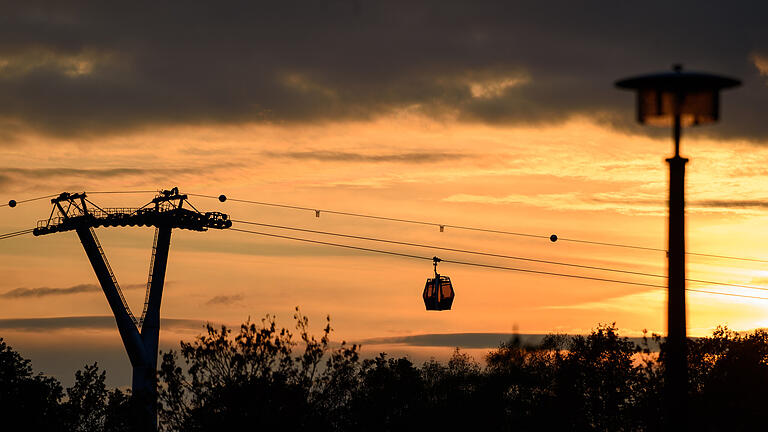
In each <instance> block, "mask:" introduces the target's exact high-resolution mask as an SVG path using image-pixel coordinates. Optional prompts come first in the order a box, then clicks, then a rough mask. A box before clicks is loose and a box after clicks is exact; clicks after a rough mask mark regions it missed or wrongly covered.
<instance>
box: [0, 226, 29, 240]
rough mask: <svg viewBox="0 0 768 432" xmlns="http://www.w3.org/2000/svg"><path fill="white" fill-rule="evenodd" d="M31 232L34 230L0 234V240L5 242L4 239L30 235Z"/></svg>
mask: <svg viewBox="0 0 768 432" xmlns="http://www.w3.org/2000/svg"><path fill="white" fill-rule="evenodd" d="M32 231H34V229H33V228H30V229H26V230H22V231H16V232H11V233H5V234H0V240H5V239H9V238H13V237H18V236H22V235H26V234H32Z"/></svg>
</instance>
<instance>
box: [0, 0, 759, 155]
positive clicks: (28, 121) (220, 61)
mask: <svg viewBox="0 0 768 432" xmlns="http://www.w3.org/2000/svg"><path fill="white" fill-rule="evenodd" d="M765 16H768V4H766V3H765V2H758V1H738V2H736V3H733V2H731V3H728V4H724V3H721V2H714V1H711V2H710V1H705V2H701V1H693V0H688V1H680V2H673V3H669V2H664V1H651V2H646V3H644V4H643V6H642V7H638V6H637V5H635V4H631V3H626V2H613V3H609V4H606V3H604V2H591V3H589V4H587V5H584V4H582V3H577V2H569V1H565V0H559V1H557V2H555V3H552V2H547V3H546V4H540V5H539V4H533V3H529V4H525V3H522V4H516V3H513V2H508V1H494V2H482V3H477V2H469V1H466V2H464V1H457V2H448V3H446V2H436V1H435V2H429V1H428V2H406V1H394V2H373V1H367V0H337V1H330V2H312V1H282V2H260V1H257V2H253V1H249V2H245V1H234V2H227V3H226V4H214V3H211V2H205V1H202V0H192V1H186V2H150V1H135V2H130V3H125V4H119V5H115V4H111V3H109V4H108V3H104V2H96V1H78V2H74V1H63V2H48V1H44V0H39V1H34V0H33V1H28V2H15V3H13V4H9V5H6V7H5V8H4V13H3V14H2V16H1V17H0V41H1V42H0V123H2V124H4V125H5V127H4V128H3V129H4V130H6V131H9V130H14V129H18V128H22V129H23V128H32V129H34V130H36V131H41V132H45V133H49V134H57V135H77V134H99V133H111V132H115V131H123V130H126V129H135V128H146V127H151V126H154V125H169V124H200V123H242V122H254V121H256V122H262V121H266V122H279V123H294V122H317V121H328V120H333V121H336V120H344V119H368V118H372V117H375V116H377V115H381V114H386V113H390V112H393V111H398V110H411V111H417V112H420V113H425V114H428V115H432V116H437V117H442V116H449V117H450V118H455V119H458V120H461V121H472V122H475V121H479V122H487V123H500V122H502V123H520V122H524V123H547V122H559V121H562V120H564V119H567V118H568V117H569V116H572V115H583V114H586V115H589V116H593V117H597V118H600V119H601V120H602V121H605V122H608V123H611V124H614V125H616V126H618V127H622V128H629V127H635V126H632V125H631V120H632V115H631V114H630V112H631V110H632V109H633V103H632V102H631V96H630V95H629V94H626V93H620V92H618V91H616V90H615V89H613V86H612V83H613V82H614V81H615V80H616V79H617V78H621V77H624V76H626V75H631V74H636V73H643V72H649V71H653V70H658V69H664V68H667V67H668V66H669V65H670V64H672V63H676V62H683V63H685V64H686V65H688V66H690V67H691V68H694V69H702V70H712V71H715V72H720V73H725V74H731V75H734V76H737V77H740V78H742V79H743V80H744V82H745V86H748V87H749V88H748V89H745V90H742V91H734V92H732V94H731V93H729V94H728V95H727V96H726V99H727V100H726V101H725V102H724V103H723V106H724V113H723V118H724V119H725V120H727V121H725V122H724V124H723V125H722V126H720V127H718V128H712V129H711V130H710V129H708V131H711V133H715V134H726V135H730V136H742V137H747V138H752V139H758V140H759V139H763V138H765V137H766V136H768V123H766V122H764V121H762V120H761V118H760V116H759V115H757V114H756V113H760V112H765V111H766V109H768V86H766V77H765V71H766V66H765V65H766V62H765V59H766V58H768V27H766V26H765V24H764V17H765Z"/></svg>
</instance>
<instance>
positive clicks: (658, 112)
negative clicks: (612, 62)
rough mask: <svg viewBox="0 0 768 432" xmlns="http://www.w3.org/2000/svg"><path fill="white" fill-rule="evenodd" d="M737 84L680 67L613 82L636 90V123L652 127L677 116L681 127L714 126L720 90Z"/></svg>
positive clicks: (739, 82)
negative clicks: (711, 124)
mask: <svg viewBox="0 0 768 432" xmlns="http://www.w3.org/2000/svg"><path fill="white" fill-rule="evenodd" d="M739 85H741V81H739V80H737V79H733V78H728V77H724V76H719V75H712V74H707V73H700V72H688V71H683V67H682V66H681V65H674V66H673V70H672V71H671V72H661V73H656V74H649V75H641V76H636V77H631V78H626V79H623V80H619V81H616V87H618V88H621V89H628V90H635V91H637V121H638V122H640V123H641V124H649V125H654V126H671V125H673V124H674V119H675V116H677V115H679V116H680V123H681V125H682V126H698V125H702V124H707V123H714V122H716V121H717V120H718V119H719V117H720V90H723V89H727V88H732V87H736V86H739Z"/></svg>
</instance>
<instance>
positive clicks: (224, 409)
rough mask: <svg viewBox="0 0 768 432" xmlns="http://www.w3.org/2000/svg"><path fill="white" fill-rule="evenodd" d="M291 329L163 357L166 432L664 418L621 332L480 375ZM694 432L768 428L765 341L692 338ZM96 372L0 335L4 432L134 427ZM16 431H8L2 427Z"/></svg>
mask: <svg viewBox="0 0 768 432" xmlns="http://www.w3.org/2000/svg"><path fill="white" fill-rule="evenodd" d="M294 319H295V328H294V330H288V329H284V328H278V326H277V325H276V323H275V320H274V318H273V317H271V316H267V317H266V318H265V319H263V320H261V322H260V323H259V324H256V323H253V322H250V320H249V321H247V322H246V323H244V324H243V325H242V326H241V327H240V329H239V331H237V332H234V331H232V330H231V329H229V328H227V327H221V328H215V327H212V326H207V328H206V333H205V334H203V335H200V336H198V337H197V338H196V339H194V340H192V341H191V342H181V345H180V350H179V351H171V352H168V353H164V354H163V361H162V365H161V368H160V371H159V374H158V379H159V385H160V389H159V391H160V426H161V428H162V429H163V430H168V431H208V430H257V429H265V428H268V429H269V428H271V429H274V430H286V431H294V430H305V429H308V428H311V429H312V430H313V431H318V432H322V431H356V430H366V431H395V430H415V429H421V428H424V429H427V428H430V429H438V430H459V429H469V428H476V427H477V426H478V425H482V427H483V428H484V429H487V430H494V431H539V430H576V431H655V430H660V429H661V426H662V421H663V418H664V412H663V396H664V394H663V388H664V367H663V359H664V355H665V344H664V341H663V339H662V338H661V337H659V336H657V335H653V336H652V338H653V339H654V340H655V342H656V343H658V344H659V346H660V347H661V352H660V353H656V352H653V350H651V349H650V348H649V342H648V338H647V337H644V342H643V343H641V344H639V345H638V344H635V343H634V342H632V341H631V340H629V339H627V338H625V337H621V336H620V335H619V331H618V329H617V328H616V326H615V324H610V325H599V326H597V328H595V329H594V330H593V331H592V332H591V333H590V334H589V335H585V336H566V335H549V336H547V337H546V338H544V340H543V342H542V343H541V344H539V345H537V346H530V345H525V344H523V343H521V341H520V339H519V338H513V339H511V340H510V341H508V342H505V343H503V344H501V345H500V346H499V347H498V348H497V349H494V350H492V351H490V352H489V353H488V355H487V356H486V358H485V365H484V366H481V365H480V364H478V363H477V362H475V361H474V359H472V358H471V357H470V356H468V355H467V354H465V353H463V352H461V351H460V350H459V349H456V350H455V351H454V353H453V355H452V356H451V357H450V359H449V360H448V361H447V362H446V363H441V362H437V361H435V360H431V361H427V362H425V363H424V364H422V365H420V366H419V365H415V364H413V363H412V362H411V361H410V360H409V359H407V358H405V357H401V358H393V357H389V356H387V355H386V354H385V353H381V354H379V355H378V356H376V357H374V358H369V359H361V358H360V353H359V347H358V346H357V345H351V346H348V345H347V344H345V343H342V344H339V345H336V346H333V344H332V343H331V342H330V333H331V331H332V329H331V327H330V320H329V319H327V320H326V323H325V327H324V328H323V330H322V333H321V335H320V337H319V338H317V337H315V336H312V335H311V334H310V332H309V322H308V320H307V318H306V317H305V316H303V315H302V314H301V313H300V312H299V311H298V309H297V310H296V314H295V316H294ZM688 362H689V365H690V374H689V383H690V386H689V388H690V396H691V397H690V401H691V402H690V416H689V418H690V428H689V429H690V430H702V431H711V430H761V429H763V427H762V419H763V407H764V406H766V404H767V403H768V395H766V394H765V392H761V390H762V389H764V388H765V387H766V385H768V332H766V331H763V330H757V331H753V332H749V333H744V334H740V333H737V332H734V331H731V330H729V329H727V328H725V327H721V328H718V329H717V330H715V332H714V333H713V335H712V336H711V337H707V338H695V339H690V340H689V341H688ZM105 379H106V373H105V372H104V371H102V370H100V369H99V367H98V365H97V364H95V363H94V364H93V365H86V366H85V367H84V368H83V369H82V370H80V371H77V372H76V373H75V383H74V384H73V385H72V387H69V388H67V389H66V392H65V391H64V390H62V387H61V385H60V384H59V383H58V382H57V381H56V380H55V379H53V378H49V377H45V376H43V375H39V374H38V375H35V374H34V373H33V372H32V368H31V366H30V364H29V361H28V360H25V359H24V358H23V357H21V356H20V355H19V354H18V353H16V352H15V351H13V350H12V349H11V348H10V347H8V346H7V345H6V344H5V342H3V341H2V339H0V414H2V415H3V417H2V418H3V419H4V423H3V430H51V431H57V430H67V431H132V430H137V425H136V424H134V423H133V422H134V421H135V420H136V419H137V418H139V416H138V415H137V412H138V410H140V409H142V403H141V401H137V400H135V398H134V397H132V396H131V395H130V393H126V392H123V391H121V390H119V389H113V390H109V389H107V387H106V385H105ZM6 426H8V427H6Z"/></svg>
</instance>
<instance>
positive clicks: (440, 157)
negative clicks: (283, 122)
mask: <svg viewBox="0 0 768 432" xmlns="http://www.w3.org/2000/svg"><path fill="white" fill-rule="evenodd" d="M264 155H265V156H268V157H273V158H286V159H298V160H315V161H322V162H400V163H408V164H426V163H435V162H443V161H452V160H459V159H466V158H469V157H471V156H470V155H465V154H459V153H436V152H413V153H395V154H383V155H371V154H362V153H350V152H335V151H303V152H265V153H264Z"/></svg>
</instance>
